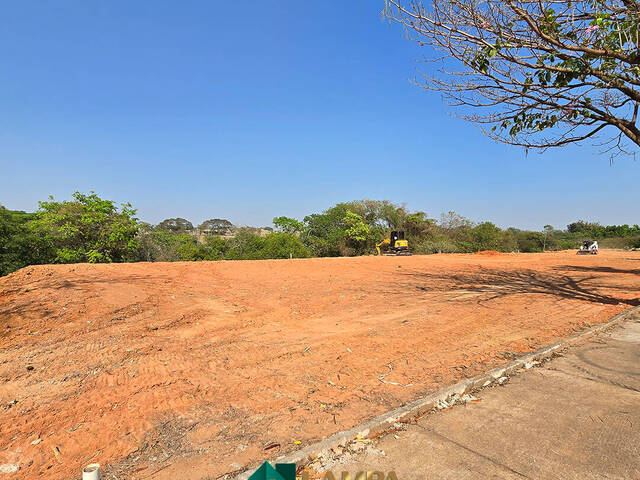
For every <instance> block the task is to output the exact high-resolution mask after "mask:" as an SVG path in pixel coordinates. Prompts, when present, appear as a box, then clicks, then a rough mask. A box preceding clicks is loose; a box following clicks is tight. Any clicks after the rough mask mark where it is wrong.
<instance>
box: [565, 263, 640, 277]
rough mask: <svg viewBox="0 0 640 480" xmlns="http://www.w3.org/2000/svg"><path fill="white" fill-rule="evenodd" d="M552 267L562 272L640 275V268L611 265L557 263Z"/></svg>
mask: <svg viewBox="0 0 640 480" xmlns="http://www.w3.org/2000/svg"><path fill="white" fill-rule="evenodd" d="M553 269H554V270H558V271H564V272H567V271H571V272H598V273H627V274H630V275H640V268H633V269H624V268H613V267H586V266H584V265H559V266H557V267H553Z"/></svg>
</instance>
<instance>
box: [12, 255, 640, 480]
mask: <svg viewBox="0 0 640 480" xmlns="http://www.w3.org/2000/svg"><path fill="white" fill-rule="evenodd" d="M639 296H640V253H637V252H621V251H602V252H601V254H600V255H598V256H578V255H576V254H575V253H574V252H573V251H572V252H559V253H548V254H535V255H534V254H522V255H489V254H486V255H482V254H476V255H432V256H414V257H404V258H393V257H382V258H376V257H362V258H337V259H310V260H285V261H257V262H200V263H172V264H160V263H158V264H148V263H140V264H129V265H60V266H41V267H29V268H26V269H23V270H21V271H19V272H16V273H14V274H12V275H10V276H8V277H4V278H2V279H0V465H5V466H6V465H16V466H18V467H19V470H18V471H17V472H16V473H13V474H8V475H3V478H8V479H12V480H13V479H17V478H21V479H22V478H24V479H26V478H38V476H41V477H46V478H47V479H51V480H55V479H63V478H78V477H79V476H80V475H79V472H80V470H81V467H82V466H83V465H84V464H86V463H89V462H93V461H96V462H99V463H101V464H102V465H103V466H106V468H105V473H107V474H108V475H105V476H104V478H107V479H109V480H110V479H111V478H154V479H173V478H181V479H183V478H184V479H191V478H193V479H196V478H216V477H218V476H220V475H222V474H224V473H227V472H232V471H234V470H237V469H239V468H241V466H243V465H247V464H253V463H255V462H257V461H258V460H260V459H264V458H267V457H272V456H274V455H276V454H278V453H283V452H285V451H289V450H293V449H295V448H297V447H298V445H300V444H301V445H304V444H308V443H310V442H312V441H314V440H318V439H320V438H321V437H323V436H326V435H328V434H330V433H333V432H335V431H338V430H341V429H345V428H348V427H351V426H353V425H356V424H358V423H361V422H362V421H364V420H365V419H367V418H370V417H372V416H374V415H376V414H380V413H382V412H384V411H386V410H389V409H391V408H393V407H396V406H398V405H400V404H402V403H404V402H406V401H408V400H411V399H413V398H415V397H417V396H419V395H422V394H424V393H426V392H428V391H431V390H433V389H436V388H438V387H439V386H442V385H445V384H450V383H452V382H454V381H456V380H457V379H460V378H463V377H468V376H473V375H476V374H478V373H480V372H481V371H485V370H488V369H490V368H492V367H495V366H497V365H499V364H502V363H504V362H506V361H507V360H508V359H509V358H511V357H513V356H517V355H520V354H521V353H522V352H528V351H532V350H536V349H538V348H540V347H541V346H543V345H546V344H549V343H552V342H553V341H554V340H557V339H558V338H561V337H564V336H567V335H569V334H571V333H572V332H574V331H577V330H581V329H583V328H586V327H588V326H589V325H593V324H597V323H601V322H604V321H606V320H607V319H608V318H610V317H611V316H612V315H614V314H616V313H618V312H620V311H622V310H624V309H626V308H628V307H630V306H632V305H637V304H638V303H640V301H639V300H638V297H639ZM297 442H300V443H297Z"/></svg>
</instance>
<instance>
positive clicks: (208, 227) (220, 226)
mask: <svg viewBox="0 0 640 480" xmlns="http://www.w3.org/2000/svg"><path fill="white" fill-rule="evenodd" d="M233 228H234V227H233V223H231V222H230V221H229V220H226V219H224V218H212V219H210V220H206V221H204V222H202V223H201V224H200V225H199V226H198V229H199V230H200V231H201V232H202V233H206V234H209V235H229V234H230V233H231V232H232V231H233Z"/></svg>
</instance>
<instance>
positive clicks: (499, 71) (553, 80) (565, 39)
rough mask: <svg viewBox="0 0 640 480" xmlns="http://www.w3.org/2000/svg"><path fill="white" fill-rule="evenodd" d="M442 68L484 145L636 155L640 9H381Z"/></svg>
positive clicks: (432, 4)
mask: <svg viewBox="0 0 640 480" xmlns="http://www.w3.org/2000/svg"><path fill="white" fill-rule="evenodd" d="M384 12H385V14H386V16H387V17H388V18H390V19H393V20H396V21H398V22H400V23H401V24H402V25H403V26H404V28H405V30H406V32H407V35H408V36H409V37H410V38H411V39H412V40H414V41H415V42H417V43H418V44H419V45H421V46H430V47H432V52H433V53H432V52H429V53H428V54H427V57H428V58H427V60H433V61H436V60H437V64H438V65H439V66H440V68H439V69H436V68H434V71H430V72H425V73H424V74H423V76H422V77H421V78H420V80H418V81H417V83H419V84H420V85H422V86H423V87H425V88H427V89H431V90H436V91H439V92H441V93H443V94H444V97H445V98H446V99H447V100H448V102H449V103H450V104H451V105H453V106H456V107H459V110H458V113H459V115H460V116H462V117H463V118H466V119H467V120H470V121H472V122H475V123H477V124H479V125H480V126H481V128H482V131H483V132H484V133H485V134H486V135H488V136H489V137H491V138H493V139H495V140H498V141H501V142H504V143H508V144H513V145H521V146H525V147H527V148H541V149H545V148H548V147H558V146H563V145H566V144H568V143H573V142H581V141H583V140H586V139H590V138H594V139H595V138H596V136H598V138H600V140H598V141H600V142H601V143H600V144H601V145H604V149H605V150H614V151H615V152H633V153H635V152H637V150H638V146H640V129H639V127H638V106H639V104H640V33H639V30H640V2H638V0H589V1H586V0H585V1H580V0H578V1H560V0H547V1H537V0H536V1H533V0H504V1H502V0H500V1H498V0H488V1H479V0H431V1H429V2H427V3H426V4H424V3H422V2H421V1H418V0H407V1H403V0H386V7H385V10H384Z"/></svg>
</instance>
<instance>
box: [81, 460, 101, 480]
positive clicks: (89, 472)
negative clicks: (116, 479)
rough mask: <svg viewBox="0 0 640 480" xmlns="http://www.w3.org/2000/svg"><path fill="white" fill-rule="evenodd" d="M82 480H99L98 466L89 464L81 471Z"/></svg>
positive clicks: (97, 464)
mask: <svg viewBox="0 0 640 480" xmlns="http://www.w3.org/2000/svg"><path fill="white" fill-rule="evenodd" d="M82 480H100V464H99V463H90V464H89V465H87V466H86V467H84V468H83V469H82Z"/></svg>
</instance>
